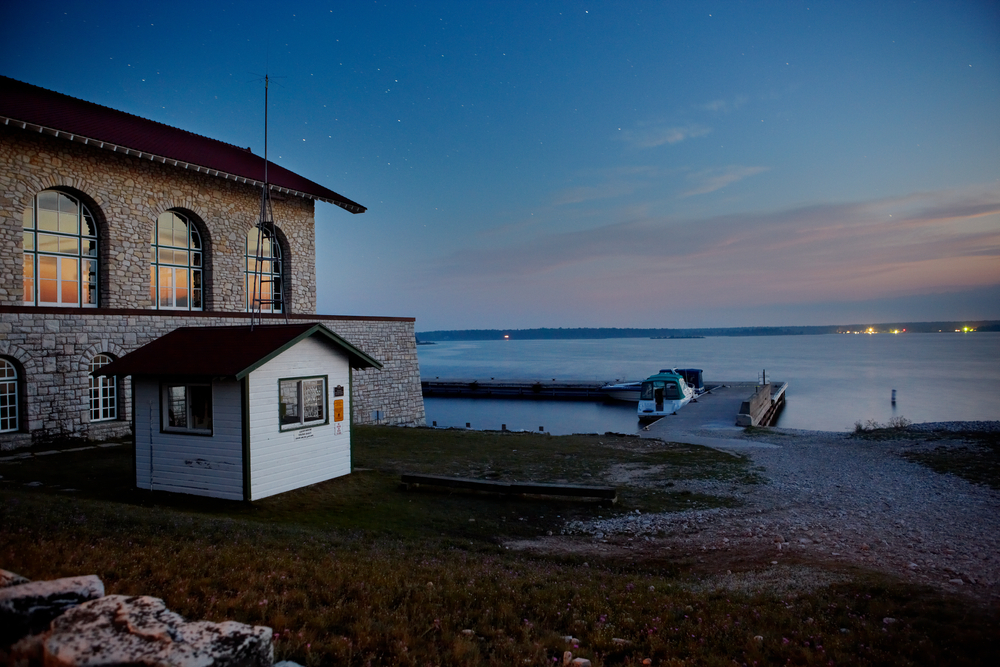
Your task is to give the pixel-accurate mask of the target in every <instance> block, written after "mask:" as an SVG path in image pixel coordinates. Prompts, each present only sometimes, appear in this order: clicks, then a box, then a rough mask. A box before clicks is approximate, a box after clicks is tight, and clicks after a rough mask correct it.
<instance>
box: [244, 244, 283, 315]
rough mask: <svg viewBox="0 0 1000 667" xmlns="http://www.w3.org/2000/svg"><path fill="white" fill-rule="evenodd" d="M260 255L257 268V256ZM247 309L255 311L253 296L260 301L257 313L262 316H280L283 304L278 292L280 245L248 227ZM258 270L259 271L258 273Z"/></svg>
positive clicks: (279, 282)
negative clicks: (267, 314)
mask: <svg viewBox="0 0 1000 667" xmlns="http://www.w3.org/2000/svg"><path fill="white" fill-rule="evenodd" d="M258 251H259V252H260V258H261V259H260V263H259V265H258V260H257V253H258ZM246 257H247V263H246V279H247V280H246V283H247V290H246V294H247V310H255V309H256V306H257V304H255V303H254V294H255V293H256V295H257V297H258V298H259V299H260V310H261V312H264V313H280V312H281V307H282V301H283V295H282V293H281V246H280V245H278V240H277V239H275V238H272V237H271V236H269V235H267V234H265V233H264V232H262V231H261V230H260V229H259V228H258V227H251V228H250V231H249V232H247V253H246ZM258 268H259V270H260V272H259V273H258Z"/></svg>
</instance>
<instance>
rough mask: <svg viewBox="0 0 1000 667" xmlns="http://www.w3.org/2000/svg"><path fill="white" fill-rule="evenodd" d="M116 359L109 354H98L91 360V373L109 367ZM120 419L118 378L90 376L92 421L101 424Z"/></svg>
mask: <svg viewBox="0 0 1000 667" xmlns="http://www.w3.org/2000/svg"><path fill="white" fill-rule="evenodd" d="M112 361H114V359H112V358H111V357H110V356H109V355H107V354H98V355H96V356H94V358H93V359H91V360H90V372H91V373H93V372H94V371H96V370H98V369H100V368H101V367H102V366H107V365H108V364H110V363H111V362H112ZM109 419H118V378H116V377H114V376H110V377H109V376H107V375H100V376H95V375H91V376H90V421H92V422H99V421H107V420H109Z"/></svg>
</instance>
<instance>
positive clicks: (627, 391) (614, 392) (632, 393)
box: [601, 382, 642, 403]
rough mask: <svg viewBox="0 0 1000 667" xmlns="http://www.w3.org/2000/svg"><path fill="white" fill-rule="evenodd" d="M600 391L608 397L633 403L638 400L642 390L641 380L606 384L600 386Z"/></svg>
mask: <svg viewBox="0 0 1000 667" xmlns="http://www.w3.org/2000/svg"><path fill="white" fill-rule="evenodd" d="M601 391H603V392H604V393H605V395H606V396H607V397H608V398H610V399H613V400H616V401H630V402H632V403H635V402H636V401H638V400H639V394H640V393H641V392H642V382H620V383H618V384H606V385H604V386H603V387H601Z"/></svg>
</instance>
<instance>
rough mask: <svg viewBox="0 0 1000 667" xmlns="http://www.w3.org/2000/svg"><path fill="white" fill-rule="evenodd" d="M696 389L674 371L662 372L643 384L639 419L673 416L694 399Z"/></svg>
mask: <svg viewBox="0 0 1000 667" xmlns="http://www.w3.org/2000/svg"><path fill="white" fill-rule="evenodd" d="M694 394H695V392H694V389H693V388H692V387H691V386H690V385H689V384H688V383H687V382H685V381H684V377H683V376H681V375H680V374H678V373H675V372H673V371H660V372H659V373H657V374H656V375H650V376H649V377H648V378H646V379H645V380H643V382H642V390H641V393H640V394H639V419H640V420H649V419H658V418H659V417H666V416H667V415H672V414H674V413H675V412H677V411H678V410H680V409H681V408H683V407H684V406H685V405H687V404H688V403H689V402H690V401H691V399H692V398H694Z"/></svg>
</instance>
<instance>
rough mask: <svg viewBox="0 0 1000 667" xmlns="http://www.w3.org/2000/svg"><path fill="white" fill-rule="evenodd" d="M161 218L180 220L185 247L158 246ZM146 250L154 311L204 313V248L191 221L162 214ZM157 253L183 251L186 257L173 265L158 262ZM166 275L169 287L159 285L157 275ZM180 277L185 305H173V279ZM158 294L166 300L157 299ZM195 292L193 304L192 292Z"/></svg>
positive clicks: (174, 286) (174, 212)
mask: <svg viewBox="0 0 1000 667" xmlns="http://www.w3.org/2000/svg"><path fill="white" fill-rule="evenodd" d="M164 216H173V217H176V218H178V219H180V220H181V221H182V222H183V223H184V225H185V226H186V227H187V239H186V242H185V245H160V238H159V232H160V222H161V221H162V220H163V219H164ZM149 247H150V253H151V258H150V276H149V287H150V298H151V300H152V302H153V308H155V309H157V310H205V247H204V244H203V243H202V240H201V234H200V233H199V232H198V228H197V227H195V225H194V221H192V220H191V218H189V217H188V216H186V215H184V214H182V213H178V212H177V211H164V212H163V213H161V214H160V215H159V217H158V218H157V219H156V222H155V223H154V224H153V235H152V237H151V238H150V242H149ZM160 250H163V251H165V253H171V254H172V253H173V251H178V252H183V253H185V254H186V255H187V261H186V263H184V264H181V263H174V262H161V261H160ZM164 273H166V274H168V275H169V276H170V280H169V283H170V284H169V285H163V284H161V280H160V279H161V276H162V275H163V274H164ZM179 275H180V276H184V279H185V280H186V281H187V283H186V287H185V289H186V290H187V305H184V306H178V305H177V282H178V281H177V276H179ZM162 291H167V292H168V293H169V299H166V300H161V296H162ZM196 291H197V292H198V295H197V301H198V304H197V305H195V292H196Z"/></svg>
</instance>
